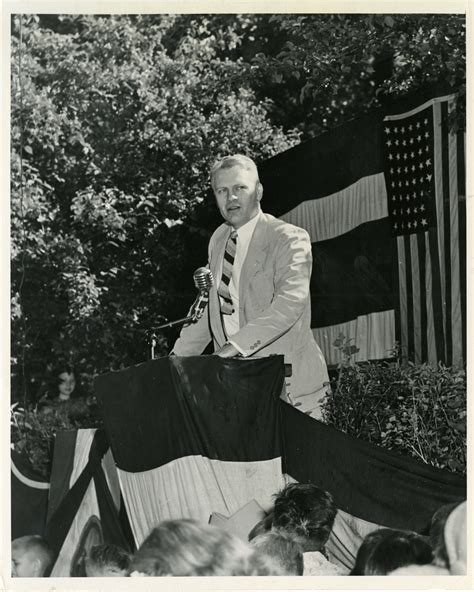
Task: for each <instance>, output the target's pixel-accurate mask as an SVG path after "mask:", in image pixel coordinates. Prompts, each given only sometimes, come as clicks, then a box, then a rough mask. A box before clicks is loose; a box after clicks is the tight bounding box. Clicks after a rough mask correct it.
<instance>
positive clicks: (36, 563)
mask: <svg viewBox="0 0 474 592" xmlns="http://www.w3.org/2000/svg"><path fill="white" fill-rule="evenodd" d="M42 575H43V562H42V561H41V559H39V558H38V557H37V558H36V559H34V560H33V577H35V578H40V577H41V576H42Z"/></svg>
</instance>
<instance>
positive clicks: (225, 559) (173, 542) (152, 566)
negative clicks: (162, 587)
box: [130, 519, 283, 577]
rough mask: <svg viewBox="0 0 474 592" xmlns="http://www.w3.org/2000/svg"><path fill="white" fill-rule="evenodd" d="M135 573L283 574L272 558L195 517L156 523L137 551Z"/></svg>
mask: <svg viewBox="0 0 474 592" xmlns="http://www.w3.org/2000/svg"><path fill="white" fill-rule="evenodd" d="M130 572H131V573H130V575H131V576H132V577H135V576H258V575H264V576H267V575H283V574H282V573H281V570H280V569H279V566H278V565H277V564H276V563H275V562H273V560H272V559H271V558H267V557H266V556H263V555H260V554H259V553H258V552H257V551H256V550H255V549H254V548H253V547H252V546H251V545H250V544H249V543H246V542H245V541H242V540H241V539H239V538H238V537H237V536H235V535H232V534H230V533H229V532H226V531H224V530H221V529H220V528H217V527H215V526H210V525H207V524H206V525H204V524H199V523H198V522H196V521H195V520H186V519H183V520H167V521H165V522H162V523H161V524H159V525H158V526H157V527H155V528H154V529H153V530H152V531H151V533H150V534H149V535H148V537H147V538H146V539H145V540H144V542H143V543H142V545H141V546H140V548H139V549H138V551H137V552H136V553H135V555H134V557H133V559H132V563H131V566H130Z"/></svg>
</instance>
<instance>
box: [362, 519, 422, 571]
mask: <svg viewBox="0 0 474 592" xmlns="http://www.w3.org/2000/svg"><path fill="white" fill-rule="evenodd" d="M432 559H433V554H432V551H431V547H430V545H429V544H428V543H427V542H426V540H425V539H424V538H423V537H422V536H420V535H419V534H417V533H416V532H406V531H403V530H392V529H390V528H380V529H378V530H375V531H373V532H371V533H370V534H368V535H367V536H366V537H365V539H364V540H363V542H362V545H361V546H360V547H359V550H358V552H357V557H356V562H355V566H354V568H353V569H352V571H351V575H354V576H382V575H386V574H388V573H390V572H392V571H393V570H395V569H397V568H398V567H403V566H405V565H426V564H428V563H431V561H432Z"/></svg>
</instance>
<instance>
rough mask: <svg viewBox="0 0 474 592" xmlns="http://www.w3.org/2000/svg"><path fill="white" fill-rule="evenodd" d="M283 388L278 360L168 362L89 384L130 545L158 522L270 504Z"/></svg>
mask: <svg viewBox="0 0 474 592" xmlns="http://www.w3.org/2000/svg"><path fill="white" fill-rule="evenodd" d="M283 380H284V364H283V356H271V357H268V358H258V359H252V360H249V359H229V360H225V359H222V358H220V357H218V356H191V357H177V356H173V357H170V358H160V359H157V360H151V361H149V362H146V363H144V364H140V365H138V366H135V367H133V368H128V369H126V370H121V371H119V372H111V373H109V374H105V375H102V376H99V377H98V378H97V379H96V382H95V389H96V394H97V398H98V400H99V403H100V406H101V408H102V413H103V418H104V424H105V430H106V432H107V435H108V438H109V441H110V446H111V449H112V453H113V456H114V459H115V462H116V463H117V467H118V470H119V475H120V482H121V486H122V491H123V494H124V498H125V503H126V505H127V511H128V513H129V516H130V520H131V524H132V529H133V531H134V535H135V541H136V543H137V544H139V543H140V541H141V540H142V539H143V538H144V536H146V534H148V531H149V529H150V528H151V526H153V524H155V523H157V522H159V521H161V520H164V519H168V518H183V517H188V518H196V519H200V520H206V521H207V520H208V518H209V516H210V514H211V513H212V512H220V513H223V514H224V515H231V514H233V513H234V512H236V511H237V510H239V508H241V507H242V506H243V505H245V504H246V503H247V502H248V501H249V500H251V499H255V500H256V501H257V502H258V503H260V504H261V505H262V506H265V505H267V506H268V505H269V504H270V503H271V496H272V494H273V493H275V491H277V490H278V489H279V488H280V487H281V486H282V484H283V477H282V470H281V455H282V450H281V430H280V425H281V422H280V406H279V396H280V393H281V390H282V386H283Z"/></svg>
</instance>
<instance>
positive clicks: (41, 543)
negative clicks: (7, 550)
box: [11, 535, 53, 578]
mask: <svg viewBox="0 0 474 592" xmlns="http://www.w3.org/2000/svg"><path fill="white" fill-rule="evenodd" d="M52 563H53V551H52V550H51V549H50V547H49V545H48V543H47V542H46V541H45V540H44V539H43V538H42V537H41V536H39V535H27V536H22V537H20V538H18V539H15V540H14V541H12V565H11V569H12V577H13V578H40V577H42V576H44V575H45V573H46V572H47V570H48V569H49V568H50V567H51V565H52Z"/></svg>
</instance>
